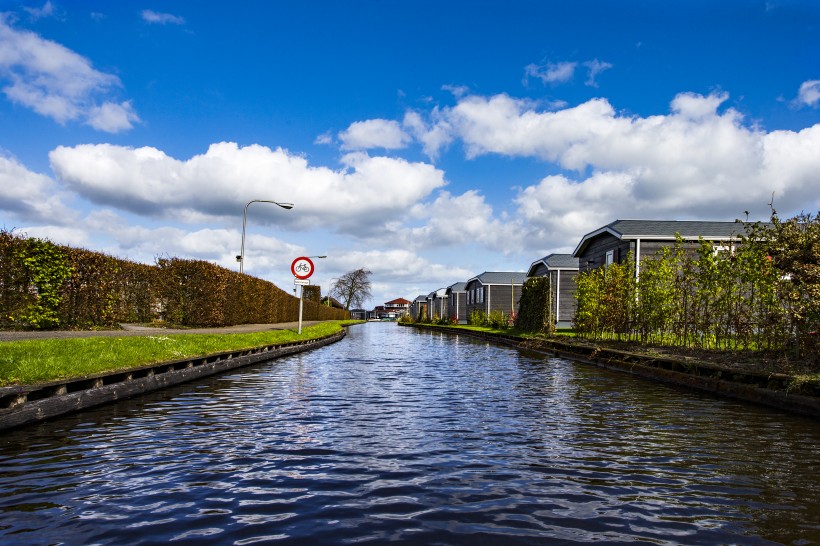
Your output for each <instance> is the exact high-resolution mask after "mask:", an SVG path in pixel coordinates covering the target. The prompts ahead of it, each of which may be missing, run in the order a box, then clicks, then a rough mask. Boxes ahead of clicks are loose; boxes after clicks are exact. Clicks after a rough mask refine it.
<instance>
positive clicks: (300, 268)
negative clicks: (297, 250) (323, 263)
mask: <svg viewBox="0 0 820 546" xmlns="http://www.w3.org/2000/svg"><path fill="white" fill-rule="evenodd" d="M313 269H314V266H313V261H311V259H310V258H308V257H307V256H300V257H298V258H296V259H295V260H293V263H292V264H290V271H291V273H293V276H294V277H296V278H297V279H309V278H310V276H311V275H313Z"/></svg>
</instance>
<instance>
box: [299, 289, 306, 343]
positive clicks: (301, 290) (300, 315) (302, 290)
mask: <svg viewBox="0 0 820 546" xmlns="http://www.w3.org/2000/svg"><path fill="white" fill-rule="evenodd" d="M304 294H305V286H304V285H302V284H300V285H299V331H298V332H297V333H298V334H299V335H300V336H301V335H302V301H303V300H304V298H303V296H304Z"/></svg>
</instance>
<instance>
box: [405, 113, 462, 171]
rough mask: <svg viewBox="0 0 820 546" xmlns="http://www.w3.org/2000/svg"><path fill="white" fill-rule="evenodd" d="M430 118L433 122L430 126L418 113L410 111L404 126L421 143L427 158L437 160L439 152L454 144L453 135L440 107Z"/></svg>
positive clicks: (406, 115)
mask: <svg viewBox="0 0 820 546" xmlns="http://www.w3.org/2000/svg"><path fill="white" fill-rule="evenodd" d="M430 117H431V119H432V122H431V123H429V124H428V123H426V122H425V121H424V119H423V118H422V117H421V114H419V113H418V112H412V111H408V112H407V113H406V114H405V115H404V121H403V125H404V127H405V128H407V130H408V131H409V132H410V134H412V135H413V137H414V138H415V139H416V140H418V141H419V142H421V144H422V148H423V150H424V153H425V154H427V157H430V158H432V159H435V158H436V157H438V154H439V151H440V150H442V149H444V148H446V147H447V146H448V145H449V144H450V142H452V140H453V135H452V128H451V127H450V124H449V123H448V122H447V120H445V119H442V118H441V115H440V113H439V109H438V107H436V108H434V109H433V111H432V113H431V115H430Z"/></svg>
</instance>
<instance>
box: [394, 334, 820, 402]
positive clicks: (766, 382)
mask: <svg viewBox="0 0 820 546" xmlns="http://www.w3.org/2000/svg"><path fill="white" fill-rule="evenodd" d="M401 325H402V326H412V327H415V328H419V329H422V330H429V331H435V332H443V333H447V334H452V335H461V336H469V337H472V338H478V339H482V340H485V341H488V342H492V343H499V344H503V345H507V346H512V347H515V348H518V349H521V350H529V351H536V352H539V353H543V354H546V355H549V356H558V357H563V358H568V359H572V360H575V361H580V362H584V363H587V364H592V365H595V366H598V367H601V368H606V369H610V370H617V371H621V372H626V373H629V374H632V375H635V376H639V377H643V378H646V379H652V380H656V381H662V382H664V383H667V384H672V385H678V386H682V387H687V388H692V389H696V390H699V391H705V392H709V393H713V394H716V395H720V396H727V397H730V398H734V399H738V400H743V401H746V402H752V403H756V404H761V405H765V406H768V407H772V408H777V409H780V410H784V411H788V412H792V413H797V414H800V415H805V416H809V417H814V418H820V388H818V386H817V385H816V384H814V383H800V382H797V381H795V377H794V376H792V375H789V374H784V373H769V372H761V371H756V370H743V369H742V367H740V368H738V367H733V368H728V367H725V366H722V365H720V364H718V363H715V362H709V361H707V360H701V359H696V358H692V357H675V356H669V355H656V354H650V353H639V352H634V351H626V350H620V349H615V348H611V347H605V346H602V345H599V344H595V343H588V342H579V341H577V340H573V341H572V342H568V341H562V340H560V339H556V338H551V339H531V338H523V337H519V336H514V335H509V334H501V333H495V332H484V331H479V330H469V329H465V328H454V327H448V326H438V325H429V324H401ZM739 358H742V356H740V355H739Z"/></svg>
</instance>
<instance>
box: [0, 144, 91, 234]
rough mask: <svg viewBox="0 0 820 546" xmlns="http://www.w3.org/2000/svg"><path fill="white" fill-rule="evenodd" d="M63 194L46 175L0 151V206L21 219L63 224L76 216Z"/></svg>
mask: <svg viewBox="0 0 820 546" xmlns="http://www.w3.org/2000/svg"><path fill="white" fill-rule="evenodd" d="M65 198H66V196H65V195H64V194H63V193H62V192H61V191H60V188H59V187H58V186H57V185H56V184H55V183H54V181H53V180H52V179H51V178H49V177H48V176H45V175H43V174H38V173H35V172H32V171H30V170H28V169H27V168H26V167H25V166H23V165H21V164H20V163H19V162H18V161H16V160H15V159H13V158H10V157H4V156H2V155H0V210H3V211H6V212H9V213H11V214H12V215H14V217H15V218H18V219H19V220H21V221H23V222H43V221H47V222H52V223H54V224H57V225H60V224H63V225H65V224H70V223H72V222H74V221H75V220H76V217H77V215H76V214H75V213H73V212H72V211H71V209H69V208H68V207H67V206H66V205H65V203H64V199H65ZM7 227H8V228H11V227H13V226H7Z"/></svg>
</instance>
